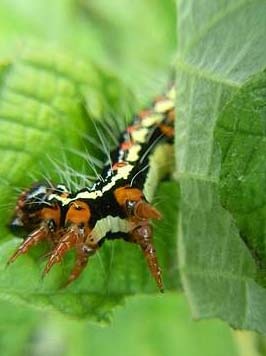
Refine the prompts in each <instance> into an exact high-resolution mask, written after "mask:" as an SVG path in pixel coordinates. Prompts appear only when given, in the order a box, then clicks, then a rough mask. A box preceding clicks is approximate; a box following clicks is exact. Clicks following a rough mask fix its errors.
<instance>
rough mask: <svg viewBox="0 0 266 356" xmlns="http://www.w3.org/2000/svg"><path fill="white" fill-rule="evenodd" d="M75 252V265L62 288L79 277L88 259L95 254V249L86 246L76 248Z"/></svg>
mask: <svg viewBox="0 0 266 356" xmlns="http://www.w3.org/2000/svg"><path fill="white" fill-rule="evenodd" d="M76 250H77V251H76V261H75V265H74V267H73V269H72V272H71V274H70V275H69V277H68V279H67V281H66V283H65V284H64V285H63V287H66V286H68V285H69V284H70V283H72V282H73V281H74V280H75V279H77V278H78V277H79V276H80V274H81V272H82V271H83V270H84V268H85V267H86V266H87V263H88V259H89V257H90V256H92V255H93V254H94V253H95V252H96V248H90V247H88V246H87V245H81V246H78V247H77V249H76Z"/></svg>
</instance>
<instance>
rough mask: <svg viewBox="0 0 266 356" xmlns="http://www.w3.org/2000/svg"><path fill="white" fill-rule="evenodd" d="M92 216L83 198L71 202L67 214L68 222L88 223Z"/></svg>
mask: <svg viewBox="0 0 266 356" xmlns="http://www.w3.org/2000/svg"><path fill="white" fill-rule="evenodd" d="M90 218H91V211H90V208H89V206H88V205H87V204H86V203H84V202H83V201H81V200H76V201H74V202H73V203H71V205H70V207H69V209H68V212H67V214H66V222H67V223H69V222H70V223H73V224H87V223H88V222H89V220H90Z"/></svg>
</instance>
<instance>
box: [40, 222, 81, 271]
mask: <svg viewBox="0 0 266 356" xmlns="http://www.w3.org/2000/svg"><path fill="white" fill-rule="evenodd" d="M81 239H82V236H81V234H80V233H79V230H78V228H75V227H72V228H70V229H69V230H68V231H67V232H66V233H65V234H64V235H63V236H62V238H61V239H60V241H59V243H58V245H57V246H56V247H55V249H54V250H53V251H52V253H51V256H50V258H49V260H48V262H47V264H46V266H45V269H44V272H43V275H45V274H46V273H48V272H49V271H50V269H51V268H52V267H53V265H54V264H55V263H60V262H61V261H62V259H63V257H64V255H65V254H66V253H67V252H68V251H69V250H70V249H71V248H72V247H74V246H75V245H77V244H80V242H81Z"/></svg>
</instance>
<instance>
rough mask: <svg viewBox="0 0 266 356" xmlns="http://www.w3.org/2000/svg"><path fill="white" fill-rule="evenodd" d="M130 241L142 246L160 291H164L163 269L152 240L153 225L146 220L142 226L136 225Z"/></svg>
mask: <svg viewBox="0 0 266 356" xmlns="http://www.w3.org/2000/svg"><path fill="white" fill-rule="evenodd" d="M129 241H131V242H134V243H136V244H138V245H139V246H140V247H141V249H142V252H143V254H144V257H145V259H146V262H147V264H148V267H149V269H150V272H151V274H152V276H153V277H154V279H155V281H156V283H157V285H158V287H159V289H160V291H161V292H163V281H162V276H161V269H160V266H159V262H158V258H157V254H156V250H155V247H154V245H153V242H152V228H151V225H150V224H149V223H148V222H144V223H142V224H141V225H140V226H138V227H136V228H135V229H134V230H133V231H132V232H131V235H130V239H129Z"/></svg>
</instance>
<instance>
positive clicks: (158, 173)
mask: <svg viewBox="0 0 266 356" xmlns="http://www.w3.org/2000/svg"><path fill="white" fill-rule="evenodd" d="M174 109H175V88H174V86H172V87H171V88H170V89H169V91H168V92H167V93H166V94H165V95H163V96H161V97H158V98H157V99H156V100H155V101H154V102H153V104H152V106H151V107H150V108H149V109H145V110H143V111H141V112H140V113H139V114H138V115H137V116H136V117H135V118H134V120H133V122H132V123H131V125H130V126H128V127H127V128H126V129H125V130H124V132H123V133H122V134H121V136H120V140H119V142H120V143H119V146H118V147H117V148H116V149H115V150H113V151H112V152H111V164H110V163H109V164H106V165H105V166H104V168H103V170H102V174H101V179H98V180H97V181H96V182H95V183H94V184H93V185H92V186H91V187H85V188H83V189H81V190H79V191H77V192H70V191H68V190H67V188H66V187H65V186H64V185H63V184H58V185H52V184H51V183H36V184H33V185H32V186H31V187H30V188H29V189H28V190H25V191H24V192H22V193H21V195H20V196H19V198H18V201H17V205H16V209H15V214H14V215H15V216H14V218H13V220H12V222H11V224H10V227H11V228H12V229H16V228H22V229H23V230H25V231H26V232H27V233H28V236H27V237H26V239H25V240H24V241H23V242H22V244H21V245H20V246H19V248H18V249H17V250H16V251H15V252H14V253H13V255H12V256H11V257H10V259H9V261H8V264H9V263H11V262H14V261H15V260H16V258H17V257H18V256H20V255H22V254H25V253H27V252H28V251H29V249H30V248H31V247H32V246H34V245H36V244H38V243H39V242H41V241H43V240H48V241H50V242H51V243H52V250H51V253H50V257H49V259H48V261H47V264H46V266H45V269H44V274H46V273H48V272H49V270H50V269H51V268H52V266H53V265H54V264H56V263H60V262H61V261H62V259H63V257H64V255H65V254H66V253H67V252H68V251H69V250H70V249H75V251H76V260H75V264H74V267H73V270H72V272H71V273H70V275H69V278H68V280H67V282H66V285H67V284H69V283H70V282H72V281H74V280H75V279H76V278H77V277H78V276H79V275H80V273H81V272H82V271H83V269H84V268H85V267H86V265H87V262H88V259H89V257H90V256H92V255H93V254H94V253H95V252H96V251H97V249H99V248H100V247H101V245H102V243H103V242H104V241H105V240H107V239H114V238H122V239H124V240H125V241H128V242H132V243H135V244H137V245H139V246H140V248H141V250H142V251H143V254H144V257H145V259H146V262H147V265H148V267H149V270H150V272H151V274H152V276H153V277H154V279H155V281H156V283H157V285H158V287H159V289H160V290H161V291H163V282H162V276H161V270H160V267H159V262H158V258H157V254H156V250H155V248H154V244H153V239H152V227H151V220H152V219H160V217H161V214H160V212H159V211H158V210H157V209H156V208H155V207H154V206H152V205H151V203H150V202H151V199H152V197H153V194H154V190H155V189H156V185H157V183H158V181H159V180H160V179H161V178H162V177H163V176H164V175H166V174H167V173H168V172H169V168H170V167H169V166H171V163H172V160H171V156H172V144H173V136H174V116H175V112H174ZM158 162H159V163H160V164H158Z"/></svg>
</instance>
